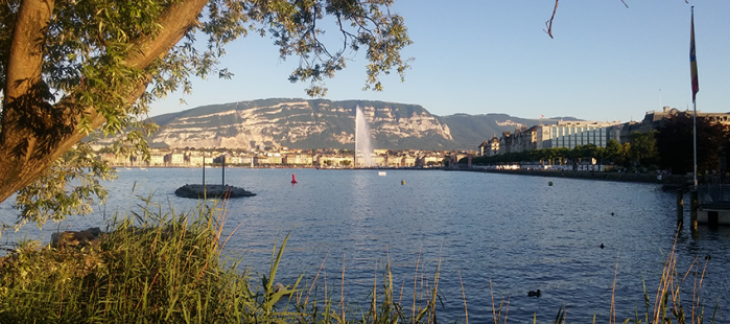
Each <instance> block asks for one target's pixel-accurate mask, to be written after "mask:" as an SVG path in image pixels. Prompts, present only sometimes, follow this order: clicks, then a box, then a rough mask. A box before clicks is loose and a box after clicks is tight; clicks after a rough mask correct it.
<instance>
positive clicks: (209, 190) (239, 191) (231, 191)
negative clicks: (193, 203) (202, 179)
mask: <svg viewBox="0 0 730 324" xmlns="http://www.w3.org/2000/svg"><path fill="white" fill-rule="evenodd" d="M204 194H205V195H206V196H207V197H210V198H225V197H228V198H238V197H253V196H256V194H255V193H252V192H250V191H246V190H244V189H243V188H238V187H234V186H229V185H225V186H222V185H206V186H203V185H198V184H194V185H191V184H186V185H184V186H182V187H180V188H178V189H177V190H175V195H177V196H178V197H183V198H195V199H199V198H203V195H204Z"/></svg>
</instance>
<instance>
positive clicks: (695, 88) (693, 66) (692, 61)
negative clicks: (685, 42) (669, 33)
mask: <svg viewBox="0 0 730 324" xmlns="http://www.w3.org/2000/svg"><path fill="white" fill-rule="evenodd" d="M694 9H695V7H694V6H693V7H692V18H691V23H692V27H691V29H690V33H691V35H690V40H689V67H690V71H691V73H692V102H695V97H697V92H699V91H700V79H699V76H698V75H697V56H696V54H695V10H694Z"/></svg>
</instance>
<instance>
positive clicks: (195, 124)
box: [150, 99, 478, 149]
mask: <svg viewBox="0 0 730 324" xmlns="http://www.w3.org/2000/svg"><path fill="white" fill-rule="evenodd" d="M357 106H360V107H361V108H362V109H363V111H364V114H365V116H366V119H367V120H368V123H369V125H370V133H371V135H372V138H373V143H374V145H373V146H374V147H376V148H383V149H399V148H400V149H410V148H413V149H450V148H458V147H459V146H460V145H459V144H457V143H456V142H454V138H453V137H452V135H451V132H450V130H449V127H448V126H446V124H443V123H442V122H441V121H440V120H439V118H438V117H437V116H434V115H431V114H430V113H429V112H428V111H426V110H425V109H424V108H423V107H421V106H418V105H407V104H399V103H387V102H378V101H357V100H353V101H330V100H303V99H265V100H256V101H247V102H236V103H230V104H224V105H215V106H205V107H199V108H195V109H191V110H188V111H184V112H180V113H174V114H168V115H163V116H158V117H155V118H153V120H154V121H155V122H157V123H158V124H160V126H162V127H161V130H160V132H158V133H157V134H156V135H155V136H154V137H153V138H152V139H151V140H150V142H151V143H153V144H162V145H166V146H169V147H229V148H234V147H237V148H254V147H257V146H288V147H291V148H324V147H335V148H353V147H354V143H355V135H354V134H355V109H356V107H357ZM476 145H478V143H477V144H476Z"/></svg>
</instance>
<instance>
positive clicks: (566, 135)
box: [536, 120, 621, 149]
mask: <svg viewBox="0 0 730 324" xmlns="http://www.w3.org/2000/svg"><path fill="white" fill-rule="evenodd" d="M620 124H621V123H620V122H618V121H614V122H596V121H563V120H560V121H558V123H557V124H547V125H546V124H543V125H539V131H537V133H536V135H537V137H536V148H538V149H543V148H553V147H567V148H569V149H573V148H575V147H576V146H578V145H587V144H593V145H595V146H599V147H606V142H607V141H608V139H609V135H610V134H611V132H610V129H611V128H612V127H615V126H617V125H620Z"/></svg>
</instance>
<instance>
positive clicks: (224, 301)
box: [0, 206, 714, 323]
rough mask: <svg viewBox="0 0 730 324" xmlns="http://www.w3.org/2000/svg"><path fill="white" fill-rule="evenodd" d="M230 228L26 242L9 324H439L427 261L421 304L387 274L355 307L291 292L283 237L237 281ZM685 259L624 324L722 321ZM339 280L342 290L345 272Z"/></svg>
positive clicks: (162, 224)
mask: <svg viewBox="0 0 730 324" xmlns="http://www.w3.org/2000/svg"><path fill="white" fill-rule="evenodd" d="M224 223H225V208H221V209H218V208H207V207H206V206H201V207H199V208H198V209H196V210H193V211H190V212H186V213H175V212H173V211H170V212H162V211H161V210H160V209H156V210H155V211H152V210H150V207H149V206H148V208H143V209H142V212H140V213H139V214H133V215H132V216H131V217H127V218H115V219H114V220H112V221H111V223H110V225H109V226H108V228H107V230H106V231H105V233H104V234H102V235H101V236H100V237H99V239H98V240H96V241H93V242H88V244H78V245H67V246H56V247H51V246H41V245H40V244H38V243H35V242H22V243H20V244H19V245H18V246H17V250H16V251H15V252H14V253H12V254H10V255H8V256H7V257H4V258H2V259H0V323H33V322H35V323H163V322H164V323H438V322H440V320H439V318H440V317H439V312H438V310H439V309H440V307H439V305H440V301H439V300H440V297H439V296H438V291H439V287H438V285H439V272H438V270H437V271H436V273H435V274H434V275H431V276H427V275H424V274H423V273H422V272H423V269H421V273H419V270H418V269H419V266H418V264H419V262H420V258H419V260H418V261H417V265H416V273H415V274H414V276H413V282H412V288H413V291H414V293H413V296H404V294H403V290H402V287H403V286H406V285H409V286H410V285H411V284H409V283H405V282H404V284H403V286H401V288H400V289H398V288H395V285H394V284H393V276H392V275H391V271H390V268H389V265H387V264H386V265H385V266H381V270H382V271H381V273H380V274H378V275H376V276H375V277H374V279H373V284H372V287H373V288H372V290H371V292H370V295H369V296H356V297H359V298H365V299H366V300H367V302H366V303H364V304H363V303H359V304H352V305H351V304H348V303H347V302H346V301H345V299H344V296H345V292H344V291H343V290H341V291H336V290H335V289H333V288H334V286H333V285H332V283H331V281H332V278H330V284H329V286H328V284H327V281H326V280H323V279H322V276H320V273H317V274H316V275H315V276H314V277H313V279H310V282H305V281H304V280H303V279H302V278H301V277H300V278H299V280H297V281H296V282H295V283H294V284H293V285H291V286H283V285H281V284H277V281H276V277H277V275H276V274H277V269H278V264H279V261H280V260H281V258H282V253H283V251H284V249H285V248H286V242H287V241H286V239H285V240H284V241H283V242H282V243H281V244H280V245H278V246H275V247H273V248H272V262H271V267H270V271H269V272H268V273H267V274H265V275H260V276H258V275H253V274H251V273H249V272H246V271H243V272H241V271H239V270H238V269H239V267H238V266H239V264H240V262H241V259H236V258H232V257H229V256H226V255H224V253H223V249H224V247H225V244H226V242H227V241H228V239H229V238H230V235H232V234H233V233H235V231H234V232H233V233H231V234H229V235H223V226H224ZM676 261H677V256H676V255H675V254H674V252H673V251H671V252H670V253H669V255H668V257H667V259H666V262H665V265H664V269H663V271H662V275H661V280H660V284H659V287H656V288H649V289H645V292H644V296H643V299H644V301H645V305H641V306H642V307H641V310H639V309H637V310H636V313H635V314H632V316H629V318H628V319H626V317H623V319H625V321H624V320H623V319H622V316H621V314H619V316H618V317H619V319H618V320H619V321H621V322H628V321H632V322H635V323H660V322H661V323H668V322H674V321H676V322H678V323H703V322H714V321H712V320H705V317H706V316H705V314H704V309H703V308H702V307H701V306H700V305H701V304H700V302H699V300H698V298H696V297H695V296H692V297H691V298H685V299H682V296H681V295H680V287H681V286H682V284H683V283H684V282H688V283H690V285H692V284H693V285H694V287H693V291H696V292H697V296H699V291H700V290H701V287H702V281H703V278H704V267H702V266H701V264H702V263H703V260H695V262H694V263H693V264H692V267H690V269H689V270H687V271H686V272H679V271H677V270H676V268H675V264H676ZM706 262H707V261H706V260H705V261H704V263H705V265H706ZM376 267H377V266H376ZM323 276H324V275H323ZM693 277H694V283H692V280H691V279H693ZM424 278H425V279H424ZM460 279H461V278H460ZM337 280H339V278H338V279H337ZM341 280H342V281H343V282H342V284H341V285H340V287H344V280H345V269H344V268H343V269H342V279H341ZM341 289H343V288H341ZM462 291H463V286H462ZM451 297H454V296H451ZM459 297H462V296H459ZM607 298H610V299H611V305H612V308H611V314H612V317H611V318H610V319H609V321H608V322H609V323H613V322H616V317H617V315H616V309H615V307H613V296H607ZM481 299H482V300H480V302H484V301H485V300H487V301H491V303H492V307H493V308H492V310H493V314H492V315H493V322H494V323H503V322H504V323H507V319H508V314H509V300H506V301H499V300H496V301H495V299H494V295H493V293H492V292H491V291H483V292H482V298H481ZM463 302H464V313H463V314H461V316H458V317H459V322H463V323H468V322H469V311H468V305H467V300H466V297H465V296H463ZM555 311H556V314H557V315H556V317H555V320H554V322H555V323H564V322H568V321H569V319H568V318H566V312H565V309H564V308H560V309H557V310H555ZM626 315H627V314H624V316H626ZM708 318H710V319H713V318H714V315H713V316H708ZM594 322H596V321H595V319H594ZM601 322H605V321H601Z"/></svg>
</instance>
